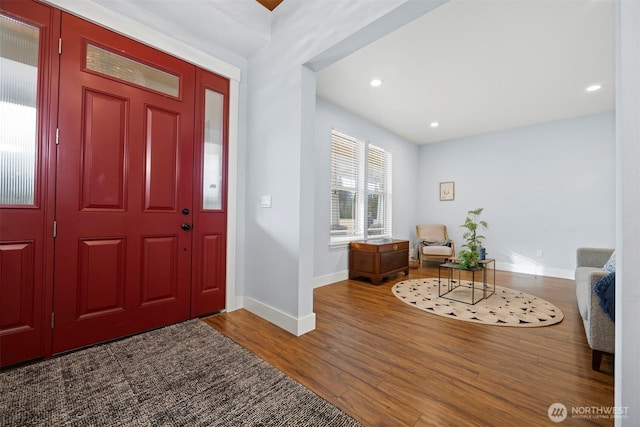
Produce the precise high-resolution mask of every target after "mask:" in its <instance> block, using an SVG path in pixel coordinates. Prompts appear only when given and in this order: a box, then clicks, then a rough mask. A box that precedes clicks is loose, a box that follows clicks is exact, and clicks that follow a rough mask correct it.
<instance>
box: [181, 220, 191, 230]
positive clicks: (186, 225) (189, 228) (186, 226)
mask: <svg viewBox="0 0 640 427" xmlns="http://www.w3.org/2000/svg"><path fill="white" fill-rule="evenodd" d="M180 227H181V228H182V229H183V230H185V231H188V230H191V224H188V223H186V222H184V223H182V225H181V226H180Z"/></svg>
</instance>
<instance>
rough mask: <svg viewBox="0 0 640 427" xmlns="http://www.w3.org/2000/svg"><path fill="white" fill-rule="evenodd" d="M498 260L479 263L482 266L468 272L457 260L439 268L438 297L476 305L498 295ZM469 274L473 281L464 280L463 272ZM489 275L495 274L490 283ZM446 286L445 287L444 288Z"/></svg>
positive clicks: (486, 260)
mask: <svg viewBox="0 0 640 427" xmlns="http://www.w3.org/2000/svg"><path fill="white" fill-rule="evenodd" d="M495 261H496V260H495V259H489V258H487V259H485V260H482V261H479V264H480V266H478V267H477V268H475V269H472V270H468V269H464V268H462V267H460V264H459V263H457V262H456V261H455V260H448V261H447V262H445V263H444V264H440V266H439V267H438V296H439V297H442V298H446V299H449V300H451V301H457V302H461V303H464V304H470V305H475V304H476V303H478V302H479V301H482V300H483V299H486V298H489V297H490V296H491V295H493V294H495V293H496V262H495ZM463 271H466V272H469V274H470V275H471V280H466V279H465V280H462V274H463V273H462V272H463ZM443 273H444V275H445V276H444V277H443ZM489 273H493V274H492V277H491V280H490V281H489V278H488V276H489V275H490V274H489ZM443 285H444V286H443Z"/></svg>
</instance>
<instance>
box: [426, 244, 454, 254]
mask: <svg viewBox="0 0 640 427" xmlns="http://www.w3.org/2000/svg"><path fill="white" fill-rule="evenodd" d="M422 253H423V254H424V255H429V256H438V255H443V256H451V247H449V246H426V245H425V246H423V247H422Z"/></svg>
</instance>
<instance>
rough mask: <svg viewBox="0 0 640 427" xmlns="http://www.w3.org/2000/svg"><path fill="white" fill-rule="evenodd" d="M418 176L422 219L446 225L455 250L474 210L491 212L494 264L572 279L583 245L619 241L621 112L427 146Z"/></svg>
mask: <svg viewBox="0 0 640 427" xmlns="http://www.w3.org/2000/svg"><path fill="white" fill-rule="evenodd" d="M416 181H417V183H419V184H420V191H419V192H418V214H419V219H420V221H421V222H424V223H443V224H445V225H446V226H447V229H448V230H449V234H450V237H451V238H453V239H454V241H455V242H456V250H457V251H459V250H460V249H461V246H462V244H463V239H462V232H463V229H462V228H461V227H460V225H461V224H463V223H464V220H465V218H466V214H467V211H469V210H471V209H476V208H484V212H483V216H482V218H483V219H485V220H486V221H487V222H488V223H489V228H488V229H487V230H486V231H485V232H484V233H483V234H484V235H485V236H486V241H485V246H486V247H487V252H488V256H489V257H490V258H495V259H496V268H498V269H502V270H507V271H515V272H522V273H530V274H540V275H545V276H556V277H565V278H573V271H574V269H575V252H576V248H577V247H579V246H596V247H598V246H599V247H614V246H615V115H614V113H613V112H609V113H601V114H595V115H590V116H585V117H580V118H575V119H568V120H561V121H556V122H549V123H544V124H540V125H536V126H529V127H525V128H518V129H513V130H508V131H503V132H498V133H494V134H486V135H479V136H473V137H468V138H462V139H458V140H453V141H447V142H442V143H436V144H428V145H424V146H421V149H420V171H419V176H418V178H417V180H416ZM442 181H454V182H455V200H454V201H440V200H439V194H438V186H439V183H440V182H442ZM537 250H542V254H543V257H542V258H539V257H537V256H536V255H537V253H536V251H537Z"/></svg>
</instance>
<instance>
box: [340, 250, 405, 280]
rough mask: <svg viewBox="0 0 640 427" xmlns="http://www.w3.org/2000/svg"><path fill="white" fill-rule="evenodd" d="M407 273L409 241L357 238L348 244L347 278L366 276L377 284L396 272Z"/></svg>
mask: <svg viewBox="0 0 640 427" xmlns="http://www.w3.org/2000/svg"><path fill="white" fill-rule="evenodd" d="M402 272H404V274H406V275H407V276H408V275H409V241H408V240H397V239H371V240H358V241H355V242H351V243H350V244H349V279H355V278H356V277H367V278H369V279H371V281H372V282H373V284H375V285H379V284H380V283H382V279H384V278H385V277H388V276H392V275H394V274H397V273H402Z"/></svg>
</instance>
